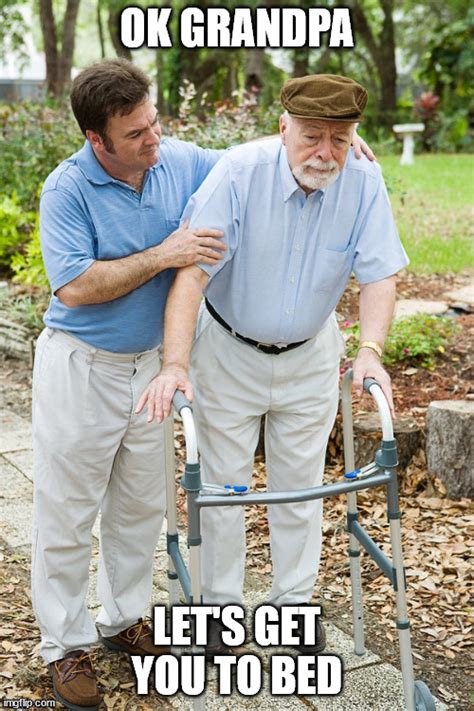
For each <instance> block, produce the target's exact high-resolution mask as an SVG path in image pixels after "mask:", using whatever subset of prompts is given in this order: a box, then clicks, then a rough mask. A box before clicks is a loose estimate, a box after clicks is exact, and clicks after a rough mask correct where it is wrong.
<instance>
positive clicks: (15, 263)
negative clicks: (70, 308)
mask: <svg viewBox="0 0 474 711" xmlns="http://www.w3.org/2000/svg"><path fill="white" fill-rule="evenodd" d="M10 266H11V269H12V271H13V273H14V277H13V278H14V281H16V282H17V283H19V284H26V285H28V286H38V287H41V288H45V289H47V288H49V282H48V277H47V276H46V270H45V268H44V262H43V256H42V254H41V244H40V236H39V214H37V215H36V221H35V226H34V229H33V232H32V234H31V238H30V241H29V242H28V243H27V244H26V246H25V248H24V250H23V251H22V252H17V253H16V254H14V255H13V258H12V261H11V265H10Z"/></svg>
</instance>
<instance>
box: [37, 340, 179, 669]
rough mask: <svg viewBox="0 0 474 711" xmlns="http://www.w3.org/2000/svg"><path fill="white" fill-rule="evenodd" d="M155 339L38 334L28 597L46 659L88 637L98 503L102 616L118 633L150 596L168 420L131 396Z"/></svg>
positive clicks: (140, 386) (152, 362)
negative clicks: (123, 346)
mask: <svg viewBox="0 0 474 711" xmlns="http://www.w3.org/2000/svg"><path fill="white" fill-rule="evenodd" d="M159 367H160V363H159V356H158V351H157V350H156V349H155V350H154V351H148V352H145V353H138V354H116V353H110V352H108V351H103V350H100V349H96V348H92V347H90V346H88V345H87V344H86V343H84V342H82V341H80V340H79V339H77V338H74V337H72V336H70V335H69V334H67V333H65V332H63V331H56V330H53V329H49V328H47V329H45V331H43V333H42V334H41V335H40V337H39V340H38V346H37V351H36V358H35V368H34V377H33V443H34V444H33V447H34V536H33V557H32V588H33V605H34V610H35V613H36V617H37V620H38V624H39V627H40V629H41V635H42V642H41V651H42V654H43V656H44V659H45V660H46V662H48V663H49V662H51V661H54V660H55V659H59V658H61V657H63V656H64V655H65V653H66V652H68V651H70V650H73V649H88V648H89V647H90V645H91V644H93V643H94V642H95V641H96V640H97V632H96V628H95V625H94V622H93V621H92V619H91V617H90V615H89V613H88V610H87V604H86V594H87V588H88V580H89V563H90V558H91V546H92V533H91V531H92V526H93V524H94V521H95V519H96V517H97V514H98V512H99V510H100V511H101V520H100V559H99V572H98V596H99V600H100V602H101V604H102V608H101V610H100V612H99V615H98V618H97V623H98V626H99V629H100V631H101V633H102V634H103V635H104V636H112V635H114V634H117V633H118V632H120V631H121V630H123V629H125V628H126V627H128V626H129V625H131V624H133V623H134V622H136V621H137V620H138V618H139V617H141V616H142V615H143V612H144V610H145V608H146V607H147V605H148V604H149V599H150V593H151V581H152V562H153V553H154V550H155V546H156V542H157V539H158V536H159V533H160V530H161V526H162V522H163V516H164V513H165V484H164V444H163V428H162V426H160V425H158V424H157V423H154V424H147V422H146V413H142V414H141V415H140V416H138V417H137V416H136V415H135V414H134V410H135V407H136V403H137V401H138V398H139V397H140V395H141V393H142V392H143V390H144V388H145V387H146V385H147V384H148V383H149V381H150V380H151V379H152V378H153V377H154V376H155V375H156V374H157V372H158V370H159Z"/></svg>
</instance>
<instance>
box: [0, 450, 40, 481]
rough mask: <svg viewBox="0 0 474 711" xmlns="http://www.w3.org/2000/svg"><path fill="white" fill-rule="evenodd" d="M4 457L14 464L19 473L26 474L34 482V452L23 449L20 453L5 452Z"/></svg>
mask: <svg viewBox="0 0 474 711" xmlns="http://www.w3.org/2000/svg"><path fill="white" fill-rule="evenodd" d="M3 457H4V458H5V459H6V460H7V462H10V464H13V466H14V467H16V468H17V469H18V471H19V472H21V473H22V474H24V475H25V476H26V477H27V478H28V479H29V480H30V481H33V450H32V449H23V450H20V451H13V452H5V453H4V454H3Z"/></svg>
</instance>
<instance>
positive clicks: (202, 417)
mask: <svg viewBox="0 0 474 711" xmlns="http://www.w3.org/2000/svg"><path fill="white" fill-rule="evenodd" d="M343 350H344V344H343V339H342V336H341V334H340V332H339V329H338V327H337V324H336V320H335V317H334V316H331V317H330V318H329V319H328V321H327V322H326V324H325V326H324V327H323V329H322V330H321V331H320V332H319V333H318V335H317V336H316V337H315V338H312V339H311V340H310V341H308V342H307V343H305V344H304V345H302V346H300V347H298V348H295V349H293V350H291V351H288V352H287V353H281V354H279V355H268V354H265V353H262V352H260V351H258V350H257V349H256V348H253V347H252V346H249V345H247V344H246V343H244V342H242V341H240V340H239V339H237V338H235V337H233V336H232V335H231V334H230V333H229V332H228V331H226V330H225V329H224V328H223V327H222V326H220V325H219V324H218V323H217V322H216V321H215V320H214V319H213V318H212V316H210V314H209V313H208V312H207V311H205V310H201V312H200V314H199V321H198V330H197V337H196V341H195V344H194V347H193V353H192V378H193V386H194V391H195V401H194V407H193V409H194V413H195V417H196V428H197V434H198V443H199V449H200V452H201V463H202V477H203V481H205V482H212V483H218V484H239V485H245V486H250V484H251V477H252V464H253V459H254V453H255V448H256V446H257V442H258V437H259V431H260V419H261V417H262V416H265V418H266V430H265V450H266V463H267V476H268V482H267V486H268V490H270V491H281V490H285V489H301V488H306V487H312V486H317V485H320V484H321V483H322V479H323V470H324V458H325V451H326V446H327V441H328V438H329V434H330V432H331V429H332V427H333V423H334V419H335V416H336V411H337V402H338V380H339V359H340V357H341V355H342V353H343ZM321 516H322V502H321V501H308V502H303V503H298V504H278V505H271V506H269V508H268V518H269V526H270V542H271V553H272V562H273V584H272V588H271V591H270V594H269V600H270V601H271V602H273V603H274V604H276V605H282V604H293V603H305V602H308V601H309V600H310V599H311V597H312V593H313V586H314V582H315V579H316V575H317V572H318V567H319V559H320V552H321ZM201 517H202V538H203V548H202V573H203V597H204V600H205V602H209V603H219V604H224V603H231V602H236V603H240V602H241V601H242V588H243V579H244V570H245V531H244V510H243V508H241V507H232V508H230V507H229V508H227V507H224V508H221V507H219V508H206V509H203V510H202V513H201Z"/></svg>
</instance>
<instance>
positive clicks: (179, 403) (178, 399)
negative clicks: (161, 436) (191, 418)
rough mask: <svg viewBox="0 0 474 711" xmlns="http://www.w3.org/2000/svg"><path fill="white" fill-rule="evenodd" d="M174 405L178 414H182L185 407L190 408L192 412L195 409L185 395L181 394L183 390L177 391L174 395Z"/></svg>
mask: <svg viewBox="0 0 474 711" xmlns="http://www.w3.org/2000/svg"><path fill="white" fill-rule="evenodd" d="M173 405H174V408H175V410H176V412H178V414H181V410H182V409H183V408H184V407H189V409H190V410H191V411H192V409H193V408H192V405H191V403H190V402H189V400H188V398H187V397H186V396H185V395H184V393H182V392H181V390H176V392H175V394H174V395H173Z"/></svg>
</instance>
